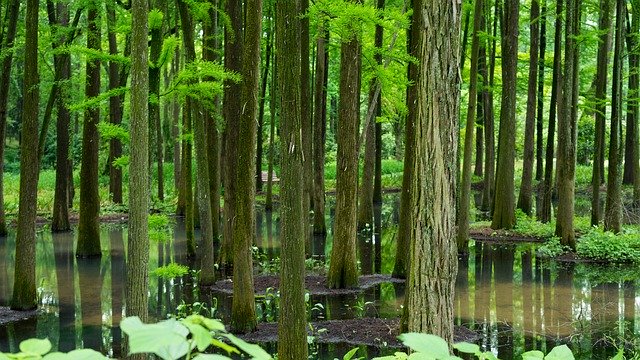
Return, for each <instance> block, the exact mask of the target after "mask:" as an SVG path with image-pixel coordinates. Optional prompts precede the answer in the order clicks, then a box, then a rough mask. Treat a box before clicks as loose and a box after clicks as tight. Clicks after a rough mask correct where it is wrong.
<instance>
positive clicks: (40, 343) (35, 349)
mask: <svg viewBox="0 0 640 360" xmlns="http://www.w3.org/2000/svg"><path fill="white" fill-rule="evenodd" d="M20 351H22V352H23V353H27V354H34V355H40V356H42V355H44V354H46V353H48V352H49V351H51V342H50V341H49V339H28V340H25V341H23V342H21V343H20Z"/></svg>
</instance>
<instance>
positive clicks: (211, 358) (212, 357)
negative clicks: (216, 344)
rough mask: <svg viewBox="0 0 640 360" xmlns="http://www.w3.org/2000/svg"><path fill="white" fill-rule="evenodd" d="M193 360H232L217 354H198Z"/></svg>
mask: <svg viewBox="0 0 640 360" xmlns="http://www.w3.org/2000/svg"><path fill="white" fill-rule="evenodd" d="M193 360H231V358H229V357H226V356H224V355H217V354H198V355H197V356H196V357H195V358H193Z"/></svg>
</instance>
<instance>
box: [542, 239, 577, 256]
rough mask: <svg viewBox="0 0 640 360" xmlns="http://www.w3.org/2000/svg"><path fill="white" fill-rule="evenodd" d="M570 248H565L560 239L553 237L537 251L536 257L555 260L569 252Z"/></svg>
mask: <svg viewBox="0 0 640 360" xmlns="http://www.w3.org/2000/svg"><path fill="white" fill-rule="evenodd" d="M569 250H570V248H569V247H567V246H564V245H562V244H561V243H560V238H559V237H557V236H553V237H551V238H550V239H549V240H547V241H546V242H545V243H544V245H541V246H540V247H539V248H538V249H537V250H536V255H537V256H539V257H541V258H549V259H550V258H555V257H558V256H560V255H562V254H564V253H565V252H567V251H569Z"/></svg>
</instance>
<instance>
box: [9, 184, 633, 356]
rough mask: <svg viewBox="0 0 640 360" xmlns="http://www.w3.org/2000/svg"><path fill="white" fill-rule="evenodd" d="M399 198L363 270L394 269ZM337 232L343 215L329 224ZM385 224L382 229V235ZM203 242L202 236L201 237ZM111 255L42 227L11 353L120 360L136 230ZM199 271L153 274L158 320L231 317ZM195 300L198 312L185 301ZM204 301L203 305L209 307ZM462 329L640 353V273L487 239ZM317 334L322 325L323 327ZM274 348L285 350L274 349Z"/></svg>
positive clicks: (367, 251) (329, 301)
mask: <svg viewBox="0 0 640 360" xmlns="http://www.w3.org/2000/svg"><path fill="white" fill-rule="evenodd" d="M397 216H398V214H397V196H386V197H385V204H384V205H383V207H382V209H378V211H377V217H376V221H375V223H376V224H375V225H374V226H373V227H374V228H375V229H376V231H374V232H373V234H372V235H371V236H362V237H359V239H358V252H359V255H358V259H359V262H360V269H361V273H362V274H372V273H383V274H389V273H391V271H392V269H393V263H394V256H395V241H396V225H395V224H396V223H397ZM327 221H328V225H329V229H330V228H331V226H332V222H333V217H332V215H328V218H327ZM256 225H257V229H258V237H257V241H256V248H257V251H258V253H259V256H256V261H255V263H257V264H259V265H260V266H258V267H260V268H262V269H263V270H265V269H267V270H268V269H269V268H273V267H277V262H274V261H273V259H276V258H277V257H278V256H279V252H280V246H279V237H278V235H279V230H278V228H279V219H278V217H277V213H274V214H269V213H266V212H265V211H264V209H263V208H260V207H259V208H258V209H257V221H256ZM378 229H379V231H378ZM196 235H197V234H196ZM331 239H332V234H331V233H329V234H328V236H327V238H326V239H323V238H315V239H314V240H313V242H312V247H311V253H312V254H313V258H314V263H315V265H316V266H317V265H318V264H322V263H323V262H324V261H325V260H327V256H328V255H329V254H330V250H331ZM101 242H102V249H103V256H102V257H101V258H100V259H76V258H75V257H74V256H73V249H74V234H73V233H66V234H53V235H52V234H51V233H50V232H49V231H48V229H46V230H45V229H43V230H40V231H39V232H38V242H37V249H36V252H37V270H36V275H37V285H38V295H39V299H40V311H39V314H38V316H37V317H36V318H33V319H29V320H24V321H20V322H17V323H10V324H6V325H0V351H9V352H17V350H18V344H19V342H20V341H21V340H23V339H26V338H30V337H39V338H44V337H48V338H49V339H50V340H51V342H52V343H53V346H54V349H55V350H60V351H70V350H72V349H75V348H79V347H89V348H93V349H96V350H99V351H102V352H103V353H105V354H107V355H110V356H114V357H120V355H121V354H120V343H121V336H122V335H121V332H120V330H119V328H118V324H119V322H120V319H121V318H122V315H123V313H124V290H125V289H124V284H125V280H124V279H125V276H126V251H127V248H126V242H127V230H126V226H124V225H112V224H109V225H104V226H103V227H102V233H101ZM14 249H15V237H14V236H9V237H8V238H0V306H6V305H7V304H8V303H9V300H10V297H11V293H12V286H13V268H14V261H15V258H14ZM170 262H176V263H182V264H188V263H189V262H188V260H187V257H186V239H185V232H184V227H183V225H182V224H181V223H180V222H179V221H178V222H177V224H176V225H175V226H174V229H173V233H172V234H171V236H170V238H169V240H168V241H167V242H165V243H160V244H159V243H152V245H151V248H150V270H151V271H152V270H154V269H156V268H157V267H159V266H162V265H166V264H168V263H170ZM192 278H193V276H192V275H188V276H185V277H183V278H176V279H172V280H164V279H161V278H158V277H154V276H151V277H150V282H149V313H150V315H151V317H152V318H153V319H154V320H160V319H164V318H166V317H167V316H168V314H177V313H180V312H189V311H192V310H194V309H195V310H197V309H198V308H201V310H202V311H203V314H204V315H213V316H214V317H220V318H221V319H222V320H223V321H224V322H225V323H228V322H229V312H230V305H231V298H230V296H227V295H221V294H219V293H216V294H212V293H209V292H207V291H204V290H202V291H201V290H199V289H198V288H197V287H196V286H194V285H193V281H192ZM403 299H404V286H403V285H402V284H392V283H383V284H381V285H377V286H375V287H373V288H371V289H369V290H367V291H365V292H363V293H361V294H358V295H340V296H331V295H325V296H312V297H311V298H310V301H309V307H310V308H311V311H310V315H309V316H310V320H312V321H316V320H332V319H336V320H340V319H352V318H358V317H381V318H397V317H399V315H400V313H401V307H402V303H403ZM193 303H196V306H193V307H191V309H189V308H188V307H187V306H185V304H193ZM197 304H201V305H200V306H198V305H197ZM256 308H257V310H258V316H259V318H260V319H261V321H274V320H275V319H276V317H277V311H275V310H274V309H273V307H271V306H270V304H269V296H267V297H260V298H259V300H258V304H257V307H256ZM455 314H456V320H455V322H456V324H457V325H462V326H464V327H467V328H469V329H471V330H473V331H475V332H477V333H478V334H479V340H478V343H479V344H480V345H481V346H482V347H483V349H485V350H491V351H493V352H494V353H495V354H496V355H498V356H499V357H500V358H501V359H512V358H519V356H518V355H519V354H520V353H522V352H524V351H525V349H526V350H530V349H534V348H535V349H541V350H543V351H548V350H550V349H551V348H552V347H553V346H555V345H557V344H560V343H567V344H569V345H570V346H571V347H572V349H573V350H574V353H576V355H577V356H576V357H577V358H581V359H605V358H607V357H608V356H610V355H611V354H614V353H615V349H616V347H621V346H624V347H626V348H628V349H635V348H637V347H640V344H639V342H638V340H637V339H640V270H637V269H633V268H631V267H624V266H620V267H614V266H602V265H594V264H586V263H579V264H564V263H557V262H553V261H547V260H541V259H538V258H536V257H535V245H533V244H518V245H498V244H491V243H480V242H476V243H475V244H474V245H473V246H472V247H471V250H470V254H469V256H468V257H467V258H463V259H460V260H459V273H458V278H457V284H456V302H455ZM316 330H317V329H316ZM263 345H264V346H265V347H266V348H267V349H270V350H274V349H275V348H276V347H275V344H272V343H271V344H269V343H268V344H263ZM380 345H381V346H382V347H383V348H382V349H376V348H367V347H364V346H362V352H360V353H359V356H365V354H366V356H368V357H372V356H376V355H379V354H389V353H391V354H392V353H393V352H394V349H389V348H386V349H385V348H384V343H381V344H380ZM353 347H354V346H353V345H348V344H330V345H328V344H312V347H311V349H310V353H312V354H313V357H314V358H328V359H333V358H334V357H338V358H341V357H342V355H343V354H344V353H346V352H347V351H348V350H350V349H352V348H353Z"/></svg>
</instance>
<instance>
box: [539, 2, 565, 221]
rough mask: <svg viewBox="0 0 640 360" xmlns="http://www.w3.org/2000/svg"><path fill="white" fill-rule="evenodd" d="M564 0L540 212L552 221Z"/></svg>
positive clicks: (558, 22) (558, 11) (558, 16)
mask: <svg viewBox="0 0 640 360" xmlns="http://www.w3.org/2000/svg"><path fill="white" fill-rule="evenodd" d="M562 1H563V0H558V1H557V2H556V23H555V29H556V30H555V35H554V42H553V44H554V45H553V52H554V54H553V80H552V81H551V82H552V85H551V99H550V101H549V126H548V130H547V149H546V152H545V159H544V163H545V167H544V180H543V182H542V190H541V191H542V210H541V212H540V217H539V219H540V221H542V222H545V223H546V222H549V221H551V195H552V194H553V159H554V152H555V146H556V144H555V141H554V138H555V131H556V110H557V109H558V107H557V99H558V92H559V91H560V87H561V83H560V81H561V71H560V70H561V69H560V67H561V66H562V12H563V6H562Z"/></svg>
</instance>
